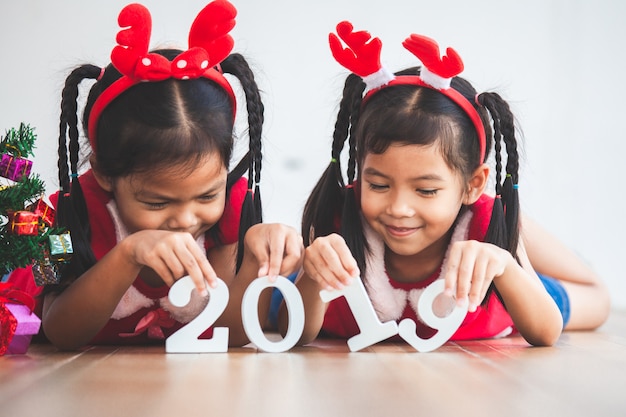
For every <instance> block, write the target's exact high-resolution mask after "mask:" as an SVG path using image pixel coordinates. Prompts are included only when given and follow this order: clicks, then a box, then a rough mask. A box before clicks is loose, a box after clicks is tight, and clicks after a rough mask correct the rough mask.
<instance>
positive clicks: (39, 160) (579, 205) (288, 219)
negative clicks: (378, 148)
mask: <svg viewBox="0 0 626 417" xmlns="http://www.w3.org/2000/svg"><path fill="white" fill-rule="evenodd" d="M232 1H233V2H234V4H235V6H236V7H237V8H238V10H239V15H238V19H237V22H238V23H237V26H236V27H235V29H234V31H233V36H234V38H235V42H236V44H235V51H237V52H241V53H243V54H244V55H246V56H247V57H248V58H249V59H250V62H251V64H252V66H253V68H254V70H255V71H256V73H257V76H258V82H259V84H260V87H261V88H262V90H263V92H264V93H263V94H264V96H263V97H264V100H265V104H266V108H267V112H266V120H267V123H266V126H265V130H264V136H265V157H264V164H265V165H264V167H263V180H262V192H263V199H264V209H265V220H266V221H269V222H274V221H280V222H284V223H287V224H291V225H293V226H295V227H297V226H298V224H299V218H300V215H301V211H302V206H303V204H304V201H305V199H306V197H307V195H308V193H309V191H310V190H311V188H312V186H313V184H314V183H315V181H316V180H317V178H318V177H319V175H320V174H321V172H322V170H323V169H324V167H325V166H326V165H327V163H328V162H329V158H330V136H331V133H332V127H333V124H334V120H335V113H336V110H337V103H338V100H339V94H340V92H341V88H342V84H343V80H344V77H345V75H346V72H345V71H343V70H342V68H341V67H340V66H339V65H338V64H337V63H335V62H334V61H333V59H332V57H331V55H330V52H329V50H328V46H327V33H328V32H329V31H331V30H333V29H334V26H335V24H336V23H337V22H339V21H341V20H344V19H349V20H351V21H352V22H353V23H354V24H355V26H356V27H357V28H359V29H367V30H369V31H370V32H371V33H373V34H374V35H376V36H379V37H381V38H382V40H383V43H384V48H383V60H384V62H385V64H386V65H387V66H388V67H389V68H390V69H392V70H397V69H400V68H404V67H405V66H409V65H413V64H415V61H414V59H412V55H411V54H410V53H408V52H407V51H404V49H403V48H402V46H401V42H402V40H403V39H404V38H405V37H407V36H408V35H409V34H410V33H413V32H414V33H422V34H425V35H428V36H431V37H433V38H435V39H437V40H438V41H439V43H440V44H441V45H442V46H443V47H445V46H453V47H454V48H455V49H456V50H457V51H458V52H459V53H460V54H461V56H462V57H463V58H464V61H465V68H466V70H465V72H464V73H463V75H464V76H465V77H466V78H468V79H469V80H470V81H472V82H473V84H474V85H475V86H476V88H477V89H478V90H479V91H485V90H497V91H499V92H500V93H501V94H502V95H503V96H504V97H505V98H507V99H508V100H509V101H510V104H511V105H512V108H513V110H514V113H515V114H516V115H517V117H518V119H519V121H520V123H521V126H522V129H523V131H524V135H525V160H524V162H523V170H522V179H521V183H520V186H521V198H522V206H523V209H524V210H525V211H526V212H527V213H528V214H530V215H531V216H532V217H534V218H535V219H536V220H538V221H539V222H540V223H542V224H543V225H544V226H546V227H547V228H548V229H549V230H550V231H552V232H553V233H554V234H556V235H557V236H558V237H560V238H561V239H562V240H563V241H565V242H566V243H567V244H568V245H570V246H571V247H572V248H573V249H574V250H575V251H576V252H578V253H579V254H580V255H581V256H582V257H583V258H584V259H586V260H587V261H588V262H589V263H590V264H591V265H592V266H593V268H595V269H596V270H597V271H598V272H599V273H600V275H601V276H602V277H603V278H604V279H605V281H606V282H607V284H608V285H609V287H610V290H611V292H612V294H613V303H614V306H615V307H618V308H626V282H625V280H624V279H623V265H622V260H623V259H622V258H621V256H624V247H625V245H624V243H623V238H624V236H625V235H626V227H625V223H624V210H623V205H624V197H623V194H624V191H623V190H622V189H621V184H622V182H623V178H624V177H625V176H626V174H625V172H624V171H622V170H621V168H619V167H620V166H622V164H624V156H625V154H626V145H625V140H626V133H625V132H624V118H625V117H626V116H625V110H626V104H624V100H625V97H626V87H625V83H624V82H623V81H622V77H623V76H622V74H623V72H624V69H625V68H626V53H625V48H624V47H623V42H624V40H625V39H626V24H625V22H626V3H624V2H622V1H621V0H526V1H524V2H520V1H509V0H474V1H466V0H441V1H424V0H385V1H381V0H378V1H373V0H317V1H307V2H299V1H293V0H292V1H287V0H271V1H269V0H268V1H265V2H263V1H259V0H232ZM128 2H130V1H123V0H107V1H95V0H55V1H45V0H20V1H15V0H13V1H9V0H2V4H1V5H0V45H2V46H1V52H2V61H1V62H2V64H1V65H0V133H2V134H4V132H5V131H6V130H7V129H9V128H11V127H18V126H19V123H20V122H22V121H23V122H26V123H30V124H31V126H34V127H35V128H36V132H37V134H38V142H37V149H36V157H35V160H34V163H35V164H34V171H35V172H37V173H39V174H40V175H41V176H42V178H43V179H44V180H45V181H46V183H47V186H48V188H49V190H50V191H52V190H54V189H55V188H56V186H57V180H56V143H57V135H58V115H59V110H58V108H59V103H60V93H61V89H62V85H63V82H64V80H65V77H66V76H67V74H68V73H69V71H70V69H71V68H73V67H74V66H76V65H78V64H81V63H83V62H90V63H94V64H97V65H106V64H107V63H108V62H109V54H110V51H111V48H112V47H113V45H114V40H115V35H116V33H117V31H118V30H119V28H118V26H117V15H118V13H119V11H120V10H121V8H122V7H123V6H124V5H126V4H127V3H128ZM143 4H145V5H146V6H147V7H148V8H149V9H150V10H151V12H152V16H153V34H152V44H151V46H153V47H154V46H158V45H162V44H171V43H174V44H175V45H178V46H181V47H186V40H187V33H188V28H189V25H190V24H191V22H192V20H193V18H194V17H195V15H196V14H197V12H198V11H199V10H200V9H201V8H202V7H203V6H204V4H205V1H203V0H179V1H173V0H169V1H167V0H145V1H144V2H143Z"/></svg>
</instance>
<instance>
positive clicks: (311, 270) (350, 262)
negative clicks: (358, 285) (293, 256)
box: [303, 233, 360, 290]
mask: <svg viewBox="0 0 626 417" xmlns="http://www.w3.org/2000/svg"><path fill="white" fill-rule="evenodd" d="M303 268H304V271H305V273H306V274H307V275H308V276H309V277H310V278H311V279H313V280H315V281H316V282H317V283H318V284H319V285H320V286H321V287H322V288H324V289H327V290H333V289H339V290H340V289H342V288H343V287H344V286H346V285H350V283H351V282H352V280H353V279H354V278H356V277H358V276H359V275H360V272H359V267H358V266H357V263H356V260H355V259H354V257H353V256H352V253H351V252H350V249H349V248H348V245H347V244H346V241H345V240H344V239H343V237H341V236H340V235H338V234H335V233H333V234H331V235H328V236H323V237H318V238H316V239H315V240H314V241H313V243H311V245H309V247H307V248H306V250H305V252H304V263H303Z"/></svg>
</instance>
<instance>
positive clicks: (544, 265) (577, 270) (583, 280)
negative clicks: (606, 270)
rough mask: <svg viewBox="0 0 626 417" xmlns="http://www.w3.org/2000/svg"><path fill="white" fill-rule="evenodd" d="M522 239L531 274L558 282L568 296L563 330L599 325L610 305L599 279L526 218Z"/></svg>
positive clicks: (556, 241) (606, 314) (586, 266)
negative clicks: (568, 313)
mask: <svg viewBox="0 0 626 417" xmlns="http://www.w3.org/2000/svg"><path fill="white" fill-rule="evenodd" d="M522 239H523V241H524V243H525V246H526V251H527V253H528V259H529V260H530V263H531V264H532V267H533V268H534V269H535V271H537V272H538V273H540V274H542V275H547V276H550V277H552V278H556V279H558V280H559V281H561V283H562V284H563V286H564V287H565V290H566V291H567V293H568V296H569V298H570V307H571V316H570V320H569V323H568V324H567V326H566V329H567V330H588V329H594V328H597V327H598V326H600V325H602V324H603V323H604V322H605V321H606V319H607V317H608V315H609V312H610V305H611V302H610V296H609V292H608V290H607V288H606V286H605V285H604V283H603V282H602V281H601V279H600V277H599V276H598V275H597V274H596V273H595V272H594V271H593V270H592V269H591V268H590V267H589V266H588V265H587V264H586V263H585V262H583V261H582V259H581V258H580V257H579V256H577V255H576V254H575V253H574V252H573V251H572V250H571V249H569V248H568V247H567V246H565V245H564V244H563V243H562V242H561V241H560V240H558V239H557V238H556V237H555V236H554V235H552V234H550V233H549V232H548V231H547V230H545V229H544V228H542V227H541V226H540V225H539V224H537V223H536V222H535V221H533V220H532V219H530V218H528V217H524V218H523V220H522Z"/></svg>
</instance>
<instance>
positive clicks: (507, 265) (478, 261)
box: [445, 240, 563, 346]
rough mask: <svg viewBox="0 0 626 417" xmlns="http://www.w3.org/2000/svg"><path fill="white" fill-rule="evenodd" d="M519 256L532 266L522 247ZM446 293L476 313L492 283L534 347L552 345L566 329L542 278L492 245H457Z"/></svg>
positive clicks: (451, 248)
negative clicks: (542, 282) (467, 304)
mask: <svg viewBox="0 0 626 417" xmlns="http://www.w3.org/2000/svg"><path fill="white" fill-rule="evenodd" d="M518 252H519V253H518V256H519V257H520V259H521V264H522V265H529V262H528V261H527V260H526V259H524V258H525V257H526V254H525V251H524V249H523V246H522V245H520V250H519V251H518ZM445 282H446V293H447V294H448V295H455V296H456V298H457V300H459V302H462V301H463V300H468V302H469V311H470V312H472V311H475V309H476V307H477V306H478V304H479V303H480V302H481V300H482V299H483V298H484V296H485V294H486V292H487V290H488V288H489V286H490V284H491V283H492V282H493V284H495V286H496V288H497V289H498V291H499V293H500V295H501V296H502V299H503V301H504V304H505V306H506V308H507V310H508V312H509V314H510V315H511V318H512V319H513V322H514V324H515V326H516V327H517V329H518V330H519V332H520V334H521V335H522V336H523V337H524V338H525V339H526V340H527V341H528V342H529V343H530V344H533V345H544V346H545V345H552V344H554V343H555V342H556V340H557V339H558V337H559V335H560V334H561V330H562V328H563V321H562V317H561V313H560V311H559V309H558V308H557V306H556V304H555V303H554V300H552V298H551V297H550V295H549V294H548V293H547V291H546V290H545V288H544V287H543V285H542V284H541V281H540V280H539V277H537V275H536V274H535V272H534V271H532V270H527V269H525V268H524V267H523V266H520V264H518V263H517V261H516V260H515V259H514V258H513V256H511V254H510V253H509V252H508V251H506V250H504V249H502V248H500V247H498V246H496V245H493V244H490V243H485V242H477V241H474V240H469V241H459V242H454V243H453V244H452V245H451V247H450V252H449V259H448V268H447V271H446V274H445Z"/></svg>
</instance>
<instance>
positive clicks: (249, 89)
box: [221, 53, 264, 270]
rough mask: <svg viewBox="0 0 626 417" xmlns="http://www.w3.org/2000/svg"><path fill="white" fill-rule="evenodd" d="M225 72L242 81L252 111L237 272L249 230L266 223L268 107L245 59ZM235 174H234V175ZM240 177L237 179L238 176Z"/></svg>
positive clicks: (232, 58)
mask: <svg viewBox="0 0 626 417" xmlns="http://www.w3.org/2000/svg"><path fill="white" fill-rule="evenodd" d="M221 66H222V70H223V71H224V72H225V73H229V74H233V75H234V76H236V77H237V78H238V79H239V82H240V83H241V87H242V88H243V91H244V93H245V96H246V108H247V111H248V136H249V145H248V146H249V150H248V153H247V154H246V155H245V156H244V158H243V160H242V161H245V162H246V163H247V168H248V169H247V171H248V191H247V192H246V197H245V199H244V202H243V206H242V209H241V220H240V222H239V246H238V249H237V270H239V267H240V266H241V263H242V261H243V252H244V251H243V244H244V238H245V235H246V232H247V231H248V229H249V228H250V227H251V226H253V225H255V224H257V223H261V222H262V221H263V208H262V204H261V191H260V188H259V185H260V182H261V160H262V148H261V137H262V133H263V121H264V106H263V102H262V101H261V94H260V92H259V87H258V85H257V83H256V81H255V79H254V73H253V72H252V70H251V69H250V66H249V65H248V63H247V61H246V60H245V58H244V57H243V56H242V55H240V54H237V53H234V54H231V55H229V56H228V58H226V59H225V60H224V61H223V62H222V64H221ZM242 168H243V165H241V163H240V164H238V165H237V167H236V168H235V170H233V171H232V172H231V173H230V174H229V184H231V185H232V183H234V181H235V180H236V179H238V178H240V177H241V173H240V170H241V169H242ZM233 174H234V175H233ZM235 175H237V178H234V176H235Z"/></svg>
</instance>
